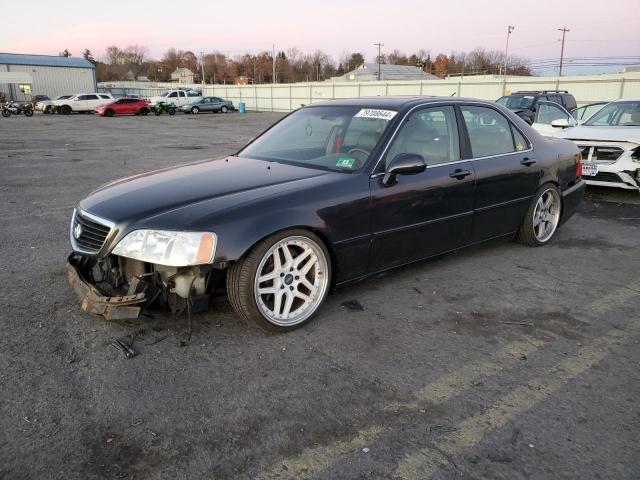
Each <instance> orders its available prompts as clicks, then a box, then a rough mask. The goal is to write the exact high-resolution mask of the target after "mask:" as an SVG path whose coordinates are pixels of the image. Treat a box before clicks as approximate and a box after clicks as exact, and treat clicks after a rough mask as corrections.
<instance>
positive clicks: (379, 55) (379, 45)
mask: <svg viewBox="0 0 640 480" xmlns="http://www.w3.org/2000/svg"><path fill="white" fill-rule="evenodd" d="M374 45H376V46H377V47H378V81H380V80H381V78H380V61H381V60H382V53H381V50H382V47H384V43H374Z"/></svg>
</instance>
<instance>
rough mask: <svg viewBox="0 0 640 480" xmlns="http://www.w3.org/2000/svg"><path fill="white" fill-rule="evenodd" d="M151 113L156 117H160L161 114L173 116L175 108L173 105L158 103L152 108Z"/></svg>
mask: <svg viewBox="0 0 640 480" xmlns="http://www.w3.org/2000/svg"><path fill="white" fill-rule="evenodd" d="M153 113H155V114H156V115H161V114H163V113H168V114H169V115H175V114H176V107H175V105H174V104H173V103H169V102H158V103H156V104H155V105H154V106H153Z"/></svg>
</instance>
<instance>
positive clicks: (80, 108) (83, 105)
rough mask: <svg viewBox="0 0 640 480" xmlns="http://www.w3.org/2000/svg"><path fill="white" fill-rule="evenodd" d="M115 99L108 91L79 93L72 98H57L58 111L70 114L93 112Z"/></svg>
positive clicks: (56, 107) (55, 107) (55, 108)
mask: <svg viewBox="0 0 640 480" xmlns="http://www.w3.org/2000/svg"><path fill="white" fill-rule="evenodd" d="M113 101H115V99H114V98H113V97H112V96H111V95H109V94H108V93H78V94H76V95H72V96H71V97H70V98H65V99H62V100H55V101H54V102H53V108H54V110H55V111H56V112H58V113H62V114H63V115H69V114H70V113H71V112H93V111H94V110H95V109H96V108H97V107H99V106H101V105H106V104H107V103H111V102H113Z"/></svg>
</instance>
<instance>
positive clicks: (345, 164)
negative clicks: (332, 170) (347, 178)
mask: <svg viewBox="0 0 640 480" xmlns="http://www.w3.org/2000/svg"><path fill="white" fill-rule="evenodd" d="M355 161H356V160H355V158H350V157H340V158H339V159H338V161H337V162H336V167H341V168H353V164H354V163H355Z"/></svg>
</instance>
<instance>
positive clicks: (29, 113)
mask: <svg viewBox="0 0 640 480" xmlns="http://www.w3.org/2000/svg"><path fill="white" fill-rule="evenodd" d="M24 115H25V117H33V110H31V109H30V108H25V109H24Z"/></svg>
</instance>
